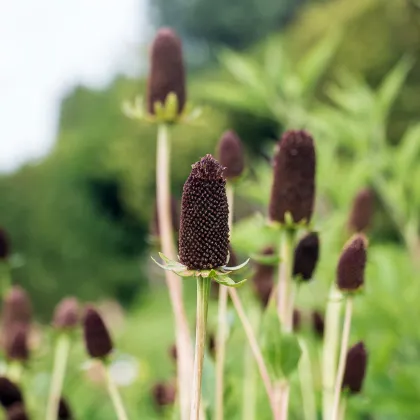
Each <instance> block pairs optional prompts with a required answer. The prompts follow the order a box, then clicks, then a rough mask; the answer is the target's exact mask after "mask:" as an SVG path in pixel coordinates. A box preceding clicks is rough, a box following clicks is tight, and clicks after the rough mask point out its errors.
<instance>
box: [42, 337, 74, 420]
mask: <svg viewBox="0 0 420 420" xmlns="http://www.w3.org/2000/svg"><path fill="white" fill-rule="evenodd" d="M69 352H70V337H69V336H68V334H67V333H61V334H60V336H59V337H58V339H57V343H56V345H55V356H54V368H53V374H52V380H51V387H50V395H49V398H48V405H47V413H46V417H45V418H46V420H57V416H58V405H59V403H60V398H61V391H62V388H63V383H64V377H65V374H66V366H67V360H68V357H69Z"/></svg>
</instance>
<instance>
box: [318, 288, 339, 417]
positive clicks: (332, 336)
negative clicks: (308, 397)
mask: <svg viewBox="0 0 420 420" xmlns="http://www.w3.org/2000/svg"><path fill="white" fill-rule="evenodd" d="M342 308H343V295H342V294H341V293H340V291H339V290H337V288H336V286H335V284H333V285H332V286H331V289H330V293H329V296H328V303H327V310H326V313H325V332H324V345H323V349H322V350H323V351H322V363H321V366H322V389H323V395H322V407H323V410H322V411H323V416H322V418H323V420H331V407H332V405H333V400H334V386H335V378H336V376H337V359H338V352H339V344H340V341H339V340H340V318H341V312H342Z"/></svg>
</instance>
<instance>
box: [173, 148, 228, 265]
mask: <svg viewBox="0 0 420 420" xmlns="http://www.w3.org/2000/svg"><path fill="white" fill-rule="evenodd" d="M228 218H229V206H228V202H227V197H226V180H225V178H224V177H223V167H222V165H220V163H219V162H218V161H217V160H216V159H214V158H213V157H212V156H211V155H206V156H205V157H203V158H202V159H201V160H200V161H199V162H197V163H195V164H194V165H193V167H192V171H191V173H190V176H189V177H188V179H187V181H186V182H185V184H184V190H183V193H182V205H181V224H180V230H179V259H180V261H181V263H182V264H184V265H186V266H187V267H188V268H189V269H191V270H208V269H212V268H217V267H221V266H224V265H225V264H226V261H227V257H228V250H229V248H228V247H229V222H228Z"/></svg>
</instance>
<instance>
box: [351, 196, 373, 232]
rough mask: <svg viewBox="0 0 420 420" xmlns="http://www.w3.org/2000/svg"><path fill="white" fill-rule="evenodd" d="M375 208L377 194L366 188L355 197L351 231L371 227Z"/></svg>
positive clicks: (359, 230) (360, 230) (361, 230)
mask: <svg viewBox="0 0 420 420" xmlns="http://www.w3.org/2000/svg"><path fill="white" fill-rule="evenodd" d="M374 209H375V196H374V193H373V191H372V190H370V189H369V188H365V189H363V190H361V191H359V192H358V193H357V195H356V197H354V200H353V207H352V210H351V213H350V217H349V221H348V227H349V230H350V232H363V231H365V230H367V229H368V228H369V226H370V225H371V222H372V218H373V213H374Z"/></svg>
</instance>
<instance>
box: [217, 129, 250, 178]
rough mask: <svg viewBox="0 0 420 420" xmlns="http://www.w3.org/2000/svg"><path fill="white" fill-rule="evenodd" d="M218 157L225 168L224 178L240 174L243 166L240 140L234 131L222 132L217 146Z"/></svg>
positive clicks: (243, 160) (235, 176) (243, 159)
mask: <svg viewBox="0 0 420 420" xmlns="http://www.w3.org/2000/svg"><path fill="white" fill-rule="evenodd" d="M218 158H219V162H220V164H221V165H222V166H223V167H224V168H225V169H224V170H223V174H224V176H225V178H226V179H228V180H230V179H234V178H237V177H239V176H241V175H242V172H243V170H244V166H245V158H244V151H243V147H242V142H241V140H240V138H239V137H238V135H237V134H236V133H235V132H234V131H232V130H231V131H226V132H225V133H223V135H222V137H221V138H220V141H219V146H218Z"/></svg>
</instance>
